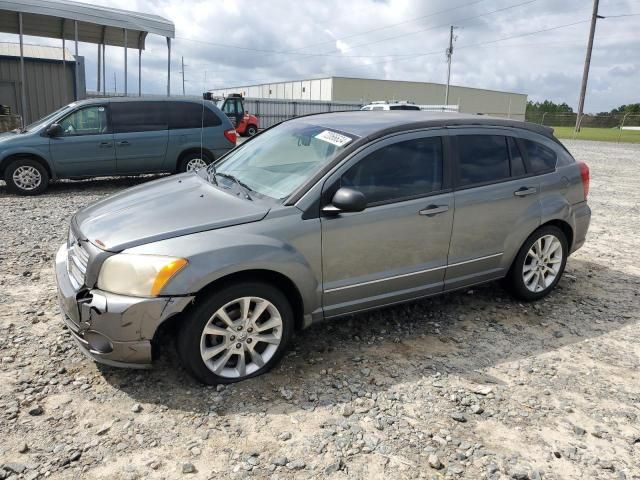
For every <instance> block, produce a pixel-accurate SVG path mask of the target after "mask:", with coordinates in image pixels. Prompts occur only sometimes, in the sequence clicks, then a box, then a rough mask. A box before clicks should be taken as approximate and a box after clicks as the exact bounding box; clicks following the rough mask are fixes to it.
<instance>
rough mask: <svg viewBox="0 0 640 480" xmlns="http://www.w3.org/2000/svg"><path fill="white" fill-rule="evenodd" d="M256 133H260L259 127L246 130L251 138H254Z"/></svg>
mask: <svg viewBox="0 0 640 480" xmlns="http://www.w3.org/2000/svg"><path fill="white" fill-rule="evenodd" d="M256 133H258V127H256V126H255V125H249V126H248V127H247V130H246V134H247V136H249V137H253V136H254V135H255V134H256Z"/></svg>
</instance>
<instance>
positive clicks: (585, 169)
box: [578, 162, 590, 200]
mask: <svg viewBox="0 0 640 480" xmlns="http://www.w3.org/2000/svg"><path fill="white" fill-rule="evenodd" d="M578 166H579V167H580V176H581V177H582V188H583V189H584V199H585V200H586V199H587V196H588V195H589V180H590V177H589V165H587V164H586V163H584V162H578Z"/></svg>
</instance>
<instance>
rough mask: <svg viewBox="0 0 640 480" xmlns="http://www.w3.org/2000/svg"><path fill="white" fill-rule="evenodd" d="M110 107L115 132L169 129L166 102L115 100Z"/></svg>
mask: <svg viewBox="0 0 640 480" xmlns="http://www.w3.org/2000/svg"><path fill="white" fill-rule="evenodd" d="M110 108H111V124H112V126H113V131H114V132H115V133H127V132H153V131H157V130H166V129H167V104H166V102H113V103H111V105H110Z"/></svg>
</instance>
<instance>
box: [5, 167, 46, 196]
mask: <svg viewBox="0 0 640 480" xmlns="http://www.w3.org/2000/svg"><path fill="white" fill-rule="evenodd" d="M12 178H13V183H15V184H16V186H17V187H18V188H20V189H21V190H27V191H31V190H35V189H36V188H38V187H39V186H40V184H41V183H42V175H40V172H39V171H38V169H37V168H35V167H32V166H31V165H21V166H19V167H18V168H16V169H15V171H14V172H13V176H12Z"/></svg>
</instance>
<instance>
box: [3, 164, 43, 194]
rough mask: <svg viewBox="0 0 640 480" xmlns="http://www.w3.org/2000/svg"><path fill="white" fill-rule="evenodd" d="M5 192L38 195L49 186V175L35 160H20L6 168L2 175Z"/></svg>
mask: <svg viewBox="0 0 640 480" xmlns="http://www.w3.org/2000/svg"><path fill="white" fill-rule="evenodd" d="M4 181H5V182H7V190H9V191H10V192H13V193H17V194H18V195H39V194H41V193H42V192H44V191H45V190H46V189H47V186H48V185H49V173H48V172H47V169H46V168H45V167H44V166H43V165H42V164H41V163H40V162H38V161H37V160H33V159H31V158H20V159H18V160H15V161H13V162H11V163H10V164H9V166H7V169H6V170H5V173H4Z"/></svg>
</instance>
